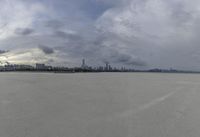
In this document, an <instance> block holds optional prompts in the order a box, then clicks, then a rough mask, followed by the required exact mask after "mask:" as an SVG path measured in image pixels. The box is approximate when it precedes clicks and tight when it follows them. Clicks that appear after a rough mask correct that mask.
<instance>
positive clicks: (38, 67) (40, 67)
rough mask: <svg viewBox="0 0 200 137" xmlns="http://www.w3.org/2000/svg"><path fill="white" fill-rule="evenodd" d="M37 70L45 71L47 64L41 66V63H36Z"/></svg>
mask: <svg viewBox="0 0 200 137" xmlns="http://www.w3.org/2000/svg"><path fill="white" fill-rule="evenodd" d="M35 66H36V69H39V70H40V69H45V68H46V67H45V64H39V63H36V65H35Z"/></svg>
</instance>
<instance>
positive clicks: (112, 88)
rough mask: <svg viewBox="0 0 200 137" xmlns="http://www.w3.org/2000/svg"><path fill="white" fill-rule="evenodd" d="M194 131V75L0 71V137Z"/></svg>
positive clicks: (197, 96) (161, 136)
mask: <svg viewBox="0 0 200 137" xmlns="http://www.w3.org/2000/svg"><path fill="white" fill-rule="evenodd" d="M199 136H200V75H199V74H159V73H157V74H153V73H152V74H151V73H91V74H89V73H88V74H86V73H84V74H48V73H46V74H45V73H0V137H199Z"/></svg>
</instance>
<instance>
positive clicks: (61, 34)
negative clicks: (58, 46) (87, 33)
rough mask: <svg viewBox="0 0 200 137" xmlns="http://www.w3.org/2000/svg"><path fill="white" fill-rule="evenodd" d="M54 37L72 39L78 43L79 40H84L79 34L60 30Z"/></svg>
mask: <svg viewBox="0 0 200 137" xmlns="http://www.w3.org/2000/svg"><path fill="white" fill-rule="evenodd" d="M54 35H55V36H56V37H59V38H64V39H66V38H67V39H70V40H71V41H77V40H80V39H82V38H81V36H79V35H77V34H73V33H67V32H64V31H59V30H57V31H55V32H54Z"/></svg>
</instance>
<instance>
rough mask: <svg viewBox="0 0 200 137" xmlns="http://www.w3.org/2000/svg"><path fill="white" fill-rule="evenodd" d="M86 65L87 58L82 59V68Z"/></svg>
mask: <svg viewBox="0 0 200 137" xmlns="http://www.w3.org/2000/svg"><path fill="white" fill-rule="evenodd" d="M85 67H86V65H85V59H83V60H82V65H81V68H85Z"/></svg>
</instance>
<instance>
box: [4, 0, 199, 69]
mask: <svg viewBox="0 0 200 137" xmlns="http://www.w3.org/2000/svg"><path fill="white" fill-rule="evenodd" d="M199 36H200V1H199V0H0V63H2V64H4V63H6V62H9V63H15V64H35V63H45V64H49V65H59V66H69V67H72V66H80V65H81V60H82V59H83V58H84V59H85V60H86V63H87V64H88V65H92V66H98V65H104V64H105V62H109V63H110V64H111V65H113V66H126V67H129V68H139V69H149V68H165V69H170V68H174V69H182V70H200V38H199Z"/></svg>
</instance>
